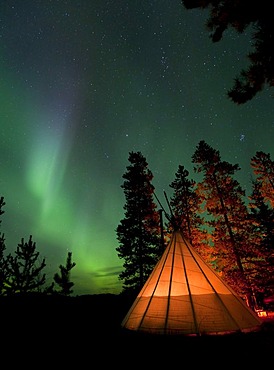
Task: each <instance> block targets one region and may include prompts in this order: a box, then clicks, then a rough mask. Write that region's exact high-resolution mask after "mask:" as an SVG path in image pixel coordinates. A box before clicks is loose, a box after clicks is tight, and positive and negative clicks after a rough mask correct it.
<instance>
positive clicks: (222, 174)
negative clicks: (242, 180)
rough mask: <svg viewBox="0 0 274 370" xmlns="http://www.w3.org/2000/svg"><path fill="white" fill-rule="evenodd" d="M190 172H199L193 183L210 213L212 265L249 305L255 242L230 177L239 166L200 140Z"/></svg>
mask: <svg viewBox="0 0 274 370" xmlns="http://www.w3.org/2000/svg"><path fill="white" fill-rule="evenodd" d="M192 162H193V163H194V171H195V172H196V173H201V174H203V180H202V181H201V182H200V183H198V184H197V192H198V196H199V198H200V199H201V200H202V201H203V207H204V209H205V211H207V213H208V215H209V216H210V218H209V220H208V226H209V228H210V229H211V230H212V231H211V233H212V242H213V245H214V251H215V252H214V254H215V259H216V261H215V262H216V266H217V267H218V270H219V272H220V273H221V275H222V277H223V278H224V280H226V281H227V282H228V283H229V284H230V285H231V286H232V287H233V288H234V290H235V291H236V292H237V293H238V294H239V295H241V296H243V297H246V299H247V300H248V303H249V304H251V294H252V290H251V282H250V279H249V275H248V269H249V264H250V260H252V259H253V258H255V257H256V248H255V246H256V245H255V243H254V241H253V240H252V239H251V237H252V233H251V229H250V223H249V221H248V210H247V207H246V205H245V202H244V196H245V192H244V190H243V189H242V188H241V186H240V184H239V183H238V181H237V180H235V179H234V178H233V176H234V175H235V173H236V172H237V171H238V170H239V169H240V168H239V166H238V165H237V164H236V165H232V164H230V163H228V162H225V161H222V160H221V156H220V153H219V151H217V150H215V149H213V148H212V147H211V146H209V145H208V144H207V143H206V142H205V141H200V142H199V144H198V145H197V147H196V151H195V153H194V155H193V156H192Z"/></svg>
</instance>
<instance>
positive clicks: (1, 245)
mask: <svg viewBox="0 0 274 370" xmlns="http://www.w3.org/2000/svg"><path fill="white" fill-rule="evenodd" d="M5 205H6V203H5V201H4V197H1V198H0V216H2V215H3V214H4V212H5V211H4V210H3V207H4V206H5ZM1 223H2V220H1V219H0V226H1ZM5 250H6V245H5V234H4V233H2V232H0V295H3V294H4V287H5V281H6V275H7V271H6V258H5Z"/></svg>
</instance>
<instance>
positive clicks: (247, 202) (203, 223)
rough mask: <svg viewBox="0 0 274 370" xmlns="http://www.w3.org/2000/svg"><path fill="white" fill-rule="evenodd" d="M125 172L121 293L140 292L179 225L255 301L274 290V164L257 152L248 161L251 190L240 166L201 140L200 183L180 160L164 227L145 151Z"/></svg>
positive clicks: (196, 161) (132, 157) (196, 163)
mask: <svg viewBox="0 0 274 370" xmlns="http://www.w3.org/2000/svg"><path fill="white" fill-rule="evenodd" d="M128 160H129V162H130V164H129V166H128V167H127V169H126V172H125V173H124V175H123V179H124V182H123V184H122V186H121V187H122V189H123V190H124V194H125V205H124V210H125V218H124V219H122V220H121V221H120V223H119V225H118V227H117V229H116V233H117V238H118V241H119V246H118V247H117V252H118V256H119V258H121V259H123V261H124V262H123V271H122V272H121V274H120V275H119V278H120V279H121V280H122V281H123V292H130V291H134V292H135V293H137V292H138V291H139V290H140V289H141V287H142V286H143V284H144V282H145V281H146V280H147V278H148V277H149V275H150V273H151V271H152V269H153V268H154V266H155V264H156V262H157V261H158V259H159V258H160V257H161V255H162V253H163V249H164V248H165V246H166V245H167V243H168V241H169V238H170V236H171V233H172V230H174V227H179V228H180V229H181V231H182V232H183V233H184V235H185V236H186V237H187V238H188V239H189V241H190V242H191V244H192V246H193V247H194V248H195V249H196V250H197V252H199V254H200V255H201V256H202V257H203V258H204V260H205V261H206V262H207V263H208V264H210V265H211V267H212V268H213V269H214V270H215V271H216V272H217V273H218V274H219V275H220V277H221V278H222V279H223V280H224V281H226V282H227V283H228V284H229V285H230V286H231V287H232V288H233V289H234V291H235V292H236V293H237V294H238V295H239V296H241V297H242V298H244V299H246V300H247V303H248V304H249V305H251V306H254V305H256V304H258V301H259V300H260V299H261V298H262V297H265V296H269V295H271V294H273V293H274V275H273V273H274V228H273V226H274V209H273V206H274V162H273V161H272V160H271V158H270V154H268V153H264V152H262V151H257V152H256V153H255V155H254V156H253V157H252V158H251V161H250V165H251V168H252V171H253V178H252V179H251V189H252V190H251V194H246V193H245V190H244V189H243V188H242V187H241V185H240V183H239V182H238V181H237V180H236V175H237V173H238V171H240V167H239V165H238V164H231V163H229V162H226V161H223V160H222V158H221V155H220V152H219V151H218V150H216V149H214V148H212V147H211V146H210V145H208V144H207V143H206V142H205V141H203V140H202V141H200V142H199V144H198V145H197V147H196V150H195V152H194V154H193V156H192V163H193V170H194V173H196V174H197V176H198V177H200V181H199V182H195V181H194V180H193V179H191V178H189V171H188V170H187V169H186V168H185V167H184V166H183V165H179V166H178V170H177V172H176V173H175V179H174V181H173V182H172V183H171V184H169V186H170V188H171V189H172V196H171V198H170V201H169V206H170V216H172V217H169V218H168V219H167V221H166V222H165V225H164V227H161V223H163V222H161V214H162V212H161V211H162V210H160V211H159V210H158V209H157V204H156V203H157V197H156V199H155V188H154V186H153V184H152V181H153V174H152V172H151V170H150V169H149V167H148V163H147V161H146V158H145V157H144V156H143V154H142V153H141V152H131V153H130V154H129V158H128Z"/></svg>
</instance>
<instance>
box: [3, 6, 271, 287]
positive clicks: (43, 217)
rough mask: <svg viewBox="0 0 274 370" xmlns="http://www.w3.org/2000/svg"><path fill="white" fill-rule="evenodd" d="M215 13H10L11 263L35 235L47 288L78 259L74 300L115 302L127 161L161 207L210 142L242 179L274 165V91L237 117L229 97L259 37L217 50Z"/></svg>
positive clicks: (6, 125) (134, 9)
mask: <svg viewBox="0 0 274 370" xmlns="http://www.w3.org/2000/svg"><path fill="white" fill-rule="evenodd" d="M206 19H207V13H206V11H198V10H193V11H190V10H186V9H184V8H183V5H182V3H181V1H180V0H173V1H166V0H151V1H143V2H140V1H135V0H134V1H131V0H129V1H124V0H112V1H104V0H92V1H89V0H85V1H84V0H79V1H75V0H67V1H65V0H64V1H58V0H56V1H51V0H44V1H43V0H25V1H20V0H15V1H10V0H7V1H3V2H1V4H0V56H1V58H0V68H1V73H0V77H1V84H0V94H1V98H0V113H1V123H0V135H1V136H0V137H1V141H0V143H1V146H0V151H1V152H0V163H1V177H0V189H1V194H0V195H1V196H4V199H5V203H6V205H5V207H4V211H5V213H4V215H3V216H2V224H1V231H2V232H4V234H5V239H6V245H7V252H12V251H14V250H15V249H16V247H17V244H18V243H19V242H20V240H21V238H24V239H25V240H28V238H29V235H32V236H33V240H34V241H35V242H36V244H37V250H38V251H39V252H40V255H41V257H45V258H46V264H47V277H48V279H49V280H52V276H53V274H54V273H55V272H57V270H58V266H59V265H60V264H65V260H66V256H67V252H68V251H71V252H72V260H73V261H74V262H75V263H76V267H75V268H74V269H73V270H72V274H71V279H72V281H73V282H74V284H75V285H74V287H73V290H74V293H75V294H94V293H117V292H120V289H121V282H120V281H119V280H118V274H119V272H120V270H121V268H122V261H121V260H119V258H118V256H117V252H116V250H115V248H116V247H117V239H116V233H115V229H116V227H117V226H118V223H119V222H120V220H121V219H122V218H123V217H124V213H123V212H124V211H123V205H124V203H125V198H124V194H123V191H122V189H121V185H122V182H123V179H122V175H123V173H124V172H125V171H126V166H128V164H129V163H128V154H129V152H131V151H141V152H142V154H143V155H144V156H145V157H146V159H147V162H148V164H149V168H150V170H151V171H152V173H153V175H154V179H153V185H154V186H155V188H156V192H157V194H158V196H159V197H161V196H162V192H163V190H166V191H167V193H168V194H170V190H169V184H170V183H171V182H172V181H173V180H174V175H175V172H176V171H177V168H178V166H179V165H183V166H185V167H186V168H187V169H188V170H189V172H190V177H192V178H195V176H194V174H193V170H192V168H193V166H192V164H191V156H192V155H193V153H194V151H195V147H196V145H197V144H198V142H199V141H200V140H205V141H206V142H207V143H208V144H209V145H211V146H212V147H213V148H214V149H218V150H219V151H220V153H221V157H222V159H223V160H226V161H228V162H231V163H233V164H235V163H238V164H239V165H240V167H241V171H240V172H239V181H240V183H241V185H242V186H243V187H244V188H245V189H247V192H248V190H249V188H250V181H251V169H250V159H251V157H252V156H253V155H255V153H256V151H258V150H260V151H264V152H266V153H270V155H271V158H272V160H273V159H274V145H273V138H274V123H273V122H274V117H273V113H274V100H273V92H272V91H270V90H265V91H263V92H261V93H260V94H259V95H258V96H257V97H256V98H255V99H253V100H252V101H250V102H248V103H246V104H244V105H242V106H237V105H236V104H235V103H232V102H231V101H229V100H228V98H227V96H226V92H227V90H229V89H230V88H231V87H232V85H233V79H234V78H235V77H236V75H238V74H239V73H240V70H241V69H242V68H244V67H245V66H246V64H247V58H246V55H247V53H248V52H249V51H250V48H251V44H250V37H249V36H250V35H249V33H248V30H247V32H246V34H244V35H238V34H236V33H235V32H234V31H232V30H230V31H227V32H226V33H225V34H224V38H223V40H221V41H220V42H218V43H215V44H213V43H212V41H211V40H210V38H209V33H208V32H207V31H206V28H205V21H206Z"/></svg>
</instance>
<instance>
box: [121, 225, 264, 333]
mask: <svg viewBox="0 0 274 370" xmlns="http://www.w3.org/2000/svg"><path fill="white" fill-rule="evenodd" d="M260 325H261V321H260V319H259V317H258V316H257V315H256V313H255V312H253V311H252V310H251V309H250V308H249V307H248V306H247V305H246V303H245V302H244V301H243V300H242V299H241V298H240V297H238V296H237V295H236V293H235V292H234V291H233V290H232V289H231V288H230V287H229V286H228V285H226V284H225V283H224V282H223V281H222V279H221V278H220V277H219V276H218V275H217V274H216V273H215V272H214V271H213V269H212V268H211V267H209V266H208V264H206V263H205V261H204V260H203V259H202V258H201V257H200V256H199V254H198V253H197V252H196V251H195V250H194V249H193V247H192V246H191V245H190V243H189V242H188V241H187V240H186V239H185V237H184V236H183V234H182V233H181V232H180V231H174V233H173V235H172V237H171V240H170V242H169V244H168V246H167V247H166V249H165V251H164V253H163V256H162V258H161V259H160V260H159V262H158V263H157V265H156V266H155V268H154V270H153V271H152V273H151V275H150V277H149V278H148V280H147V281H146V283H145V285H144V287H143V288H142V290H141V291H140V293H139V294H138V296H137V298H136V299H135V301H134V302H133V304H132V306H131V308H130V309H129V311H128V313H127V315H126V316H125V318H124V319H123V321H122V327H124V328H125V329H129V330H135V331H140V332H146V333H152V334H182V335H203V334H229V333H234V332H249V331H255V330H258V329H259V327H260Z"/></svg>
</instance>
